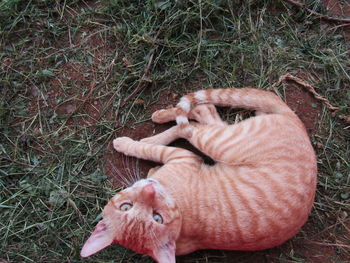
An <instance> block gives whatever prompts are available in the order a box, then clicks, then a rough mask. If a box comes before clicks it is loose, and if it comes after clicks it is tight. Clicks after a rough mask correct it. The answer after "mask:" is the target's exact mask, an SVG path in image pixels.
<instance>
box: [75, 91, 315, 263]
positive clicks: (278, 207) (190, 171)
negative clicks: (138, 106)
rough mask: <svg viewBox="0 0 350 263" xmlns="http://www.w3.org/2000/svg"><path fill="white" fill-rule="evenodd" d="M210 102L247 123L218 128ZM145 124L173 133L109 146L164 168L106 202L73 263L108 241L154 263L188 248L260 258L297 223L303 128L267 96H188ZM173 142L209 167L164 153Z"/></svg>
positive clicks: (310, 172) (304, 156)
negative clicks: (184, 144) (242, 113)
mask: <svg viewBox="0 0 350 263" xmlns="http://www.w3.org/2000/svg"><path fill="white" fill-rule="evenodd" d="M213 104H214V105H219V106H230V107H234V108H247V109H251V110H255V111H256V116H255V117H252V118H249V119H247V120H244V121H242V122H239V123H237V124H233V125H227V124H226V123H225V122H223V121H222V120H221V119H220V117H219V115H218V114H217V112H216V109H215V107H214V106H213ZM191 105H199V106H197V107H195V108H194V109H191ZM187 117H189V118H192V119H195V120H196V121H197V122H188V119H187ZM152 119H153V121H155V122H158V123H162V122H167V121H170V120H175V119H176V121H177V124H178V125H177V126H174V127H172V128H170V129H169V130H167V131H165V132H163V133H161V134H158V135H155V136H153V137H149V138H145V139H143V140H141V141H140V142H138V141H133V140H132V139H130V138H126V137H121V138H117V139H115V140H114V142H113V144H114V147H115V149H116V150H117V151H120V152H123V153H125V154H127V155H131V156H135V157H138V158H143V159H148V160H153V161H155V162H159V163H164V165H163V166H161V167H160V168H156V169H152V170H151V171H150V172H149V174H148V178H149V179H143V180H141V181H138V182H136V183H135V184H134V185H133V186H131V187H129V188H127V189H126V190H124V191H122V192H119V193H117V194H116V195H115V196H114V197H113V198H112V199H111V200H110V201H109V203H108V204H107V205H106V207H105V209H104V212H103V220H101V221H100V223H99V224H98V225H97V227H96V229H95V231H94V233H93V234H92V235H91V237H90V238H89V240H88V241H87V242H86V243H85V245H84V247H83V250H82V253H81V254H82V256H89V255H91V254H93V253H95V252H97V251H98V250H100V249H102V248H104V247H106V246H108V245H109V244H111V243H120V244H121V245H123V246H126V247H128V248H130V249H133V250H134V251H136V252H139V253H145V254H148V255H150V256H152V257H153V258H154V259H155V260H156V261H158V262H161V263H166V262H175V255H182V254H187V253H190V252H192V251H195V250H198V249H229V250H261V249H266V248H271V247H274V246H277V245H279V244H281V243H283V242H284V241H286V240H287V239H289V238H291V237H292V236H293V235H295V234H296V233H297V232H298V231H299V229H300V227H301V226H302V225H303V224H304V223H305V222H306V220H307V217H308V214H309V212H310V210H311V207H312V204H313V200H314V195H315V187H316V174H317V166H316V158H315V154H314V151H313V148H312V146H311V143H310V140H309V138H308V135H307V133H306V130H305V128H304V125H303V124H302V122H301V121H300V119H299V118H298V117H297V116H296V115H295V113H294V112H293V111H292V110H291V109H290V108H289V107H288V106H287V105H286V104H285V103H284V102H283V101H282V100H281V99H280V98H278V97H277V96H276V95H275V94H273V93H271V92H267V91H262V90H257V89H253V88H243V89H210V90H204V91H198V92H194V93H191V94H188V95H186V96H184V97H183V98H182V99H181V100H180V103H179V104H178V105H177V107H175V108H172V109H167V110H160V111H157V112H155V113H154V114H153V116H152ZM180 137H185V138H186V139H188V141H189V142H190V143H191V144H192V145H194V146H195V147H197V148H198V149H199V150H200V151H202V152H203V153H205V154H206V155H208V156H210V157H211V158H212V159H213V160H214V161H215V162H216V163H215V165H213V166H209V165H206V164H204V163H203V161H202V159H201V158H200V157H198V156H197V155H195V154H194V153H192V152H190V151H187V150H184V149H180V148H175V147H169V146H165V145H167V144H169V143H170V142H171V141H173V140H175V139H177V138H180Z"/></svg>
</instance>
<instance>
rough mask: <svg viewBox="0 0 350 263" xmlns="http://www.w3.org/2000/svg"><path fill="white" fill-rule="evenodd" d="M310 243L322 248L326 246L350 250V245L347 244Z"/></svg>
mask: <svg viewBox="0 0 350 263" xmlns="http://www.w3.org/2000/svg"><path fill="white" fill-rule="evenodd" d="M308 243H311V244H315V245H320V246H325V247H343V248H349V249H350V245H346V244H339V243H335V244H331V243H321V242H316V241H308Z"/></svg>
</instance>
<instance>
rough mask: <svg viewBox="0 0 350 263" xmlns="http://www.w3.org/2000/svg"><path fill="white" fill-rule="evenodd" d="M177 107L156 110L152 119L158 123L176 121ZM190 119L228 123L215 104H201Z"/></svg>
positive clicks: (210, 122) (204, 122)
mask: <svg viewBox="0 0 350 263" xmlns="http://www.w3.org/2000/svg"><path fill="white" fill-rule="evenodd" d="M176 110H177V108H170V109H163V110H158V111H155V112H154V113H153V114H152V121H153V122H156V123H166V122H169V121H174V120H175V119H176V117H177V112H176ZM188 117H189V119H192V120H196V121H197V122H199V123H201V124H209V125H210V124H219V125H227V124H226V122H224V121H222V120H221V118H220V116H219V114H218V112H217V111H216V107H215V106H214V105H213V104H200V105H197V106H196V107H195V108H193V109H192V110H191V111H190V113H189V115H188Z"/></svg>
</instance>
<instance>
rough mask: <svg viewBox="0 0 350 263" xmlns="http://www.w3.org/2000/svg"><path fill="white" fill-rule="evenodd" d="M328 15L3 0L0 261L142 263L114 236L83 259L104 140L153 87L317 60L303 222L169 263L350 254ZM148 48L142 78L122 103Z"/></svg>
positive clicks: (336, 42) (300, 66) (338, 66)
mask: <svg viewBox="0 0 350 263" xmlns="http://www.w3.org/2000/svg"><path fill="white" fill-rule="evenodd" d="M308 4H309V6H310V8H312V9H314V10H316V11H318V12H324V9H322V8H321V7H320V4H319V1H314V2H311V1H308ZM335 26H336V24H329V23H326V22H322V21H320V20H319V19H318V18H317V17H313V16H308V15H306V14H305V13H303V12H302V11H301V10H298V9H296V8H292V7H291V6H289V5H287V4H286V3H284V2H283V1H272V0H264V1H224V0H216V1H214V0H211V1H209V0H201V1H181V0H180V1H155V0H153V1H136V0H132V1H124V0H103V1H102V0H101V1H96V2H94V1H53V0H51V1H50V0H49V1H45V0H31V1H24V0H12V1H11V0H6V1H1V2H0V32H1V33H0V41H1V42H0V66H1V71H0V87H1V89H0V94H1V95H0V97H1V98H2V99H1V100H0V158H1V159H0V187H1V188H0V189H1V191H0V233H1V237H0V238H1V253H0V261H3V262H80V261H84V262H151V260H150V259H148V258H145V257H142V256H140V255H136V254H134V253H132V252H130V251H128V250H126V249H124V248H121V247H118V246H113V247H111V248H108V249H106V250H104V251H102V252H100V253H99V254H97V255H96V256H94V257H93V258H91V259H85V260H82V259H80V257H79V252H80V248H81V247H82V244H83V242H84V241H85V239H86V238H87V237H88V235H89V233H90V231H91V230H92V229H93V226H94V224H95V223H96V222H97V221H98V220H99V218H100V213H101V209H102V208H103V206H104V205H105V204H106V200H107V198H109V197H110V196H111V195H112V194H113V193H114V192H115V191H117V190H118V189H117V188H116V187H115V186H113V185H112V183H111V182H110V181H109V180H107V179H106V175H105V167H104V166H105V163H106V160H105V159H106V151H107V150H106V149H107V145H108V144H109V143H110V142H111V140H112V139H113V138H114V137H115V136H116V134H118V132H120V130H121V129H122V127H123V126H125V125H128V126H134V124H135V123H142V122H144V121H147V120H149V118H150V112H149V111H147V109H149V107H150V106H152V105H153V104H154V103H156V102H157V100H158V96H159V94H160V92H161V91H162V90H171V91H172V92H174V93H179V94H184V93H185V92H188V91H193V90H197V89H200V88H211V87H213V88H218V87H241V86H248V85H251V86H254V87H258V88H262V89H268V88H270V87H271V85H272V84H274V83H275V82H276V81H277V80H278V78H279V76H281V75H283V74H285V73H287V72H290V73H294V74H295V73H297V72H299V71H302V72H315V71H316V72H317V74H318V75H319V77H320V79H319V80H315V81H314V82H313V83H311V84H313V85H314V86H316V87H317V88H318V89H317V92H318V93H320V94H321V95H322V96H323V97H326V98H328V99H329V100H330V102H331V103H332V104H333V105H336V106H339V107H340V110H339V111H338V112H337V113H336V114H335V116H333V115H332V114H331V112H329V111H328V110H327V109H325V108H323V111H322V112H321V113H320V116H319V120H318V128H317V129H316V131H315V133H314V135H313V136H312V138H311V139H312V141H313V143H315V144H316V143H317V142H318V143H321V144H322V147H320V148H316V150H317V154H318V164H319V167H318V168H319V183H318V191H317V197H316V202H315V206H314V209H313V211H312V214H311V216H310V223H309V224H308V225H307V227H306V228H305V229H303V231H302V232H301V233H300V234H298V236H297V237H296V238H294V239H293V240H292V241H289V242H287V243H286V244H285V245H283V246H282V247H280V248H277V249H275V250H269V251H266V252H254V253H253V252H252V253H239V252H208V251H206V252H196V253H195V254H194V255H190V256H186V257H181V258H180V259H179V261H181V262H231V261H229V260H230V259H235V262H253V261H252V260H253V259H256V260H255V261H254V262H263V260H265V261H266V262H310V259H309V256H310V255H309V254H310V253H311V254H312V252H305V249H302V248H300V247H299V249H298V244H304V245H305V246H308V244H309V246H310V248H311V250H312V251H313V253H314V254H315V255H316V254H317V253H319V252H318V250H319V251H322V252H321V253H320V254H321V255H322V254H324V255H326V257H327V258H328V259H329V261H327V262H345V261H346V260H350V255H349V251H350V250H349V248H348V247H344V246H342V244H343V245H344V244H345V245H349V244H350V233H349V228H350V221H349V220H350V219H349V218H350V196H349V195H350V168H349V167H350V164H349V163H350V159H349V156H350V145H349V141H350V134H349V125H348V124H346V123H345V122H344V121H342V120H340V119H338V118H337V116H338V115H339V114H346V115H350V110H349V106H350V102H349V101H350V77H349V76H350V71H349V68H350V63H349V61H350V60H349V48H350V45H349V41H348V40H346V39H345V38H344V36H343V34H342V32H341V28H339V29H338V30H337V29H334V27H335ZM155 36H157V38H156V40H154V39H153V38H154V37H155ZM153 48H156V50H155V53H154V59H153V61H152V63H151V67H150V73H149V74H148V76H147V78H148V79H149V82H150V83H149V85H146V87H145V89H144V90H143V91H142V92H140V93H139V94H138V96H136V97H135V98H134V99H132V100H130V101H129V102H128V103H127V104H126V105H125V106H124V107H123V108H120V107H119V105H120V103H121V101H122V100H123V99H124V98H126V97H127V96H128V95H129V94H130V93H131V92H132V91H133V90H134V89H135V88H136V87H137V85H138V84H139V81H140V78H141V76H142V74H143V72H144V69H145V66H146V64H147V63H148V61H149V59H150V58H149V53H150V51H151V50H152V49H153ZM52 91H53V92H54V93H53V94H50V92H52ZM279 92H280V93H281V94H283V90H282V87H280V90H279ZM136 99H139V102H140V99H141V102H142V103H141V104H142V105H139V104H140V103H138V102H137V100H136ZM135 102H136V103H135ZM301 103H302V102H301ZM88 105H95V106H92V108H91V107H90V108H89V106H88ZM68 106H69V107H70V108H69V107H68ZM93 107H95V108H98V112H99V114H98V116H94V117H93V118H91V117H89V115H91V112H93ZM67 109H68V110H67ZM69 109H70V110H69ZM136 129H137V125H136ZM308 242H309V243H308ZM310 242H311V243H310ZM312 242H314V243H312ZM315 242H318V243H322V244H323V245H316V243H315ZM324 249H326V250H324Z"/></svg>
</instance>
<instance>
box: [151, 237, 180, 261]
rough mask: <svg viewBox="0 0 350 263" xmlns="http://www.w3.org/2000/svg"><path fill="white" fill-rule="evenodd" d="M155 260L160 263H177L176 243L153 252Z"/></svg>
mask: <svg viewBox="0 0 350 263" xmlns="http://www.w3.org/2000/svg"><path fill="white" fill-rule="evenodd" d="M153 259H154V260H156V261H157V262H158V263H175V262H176V261H175V241H170V242H168V243H167V244H165V245H164V246H161V247H159V248H157V249H156V250H153Z"/></svg>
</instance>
